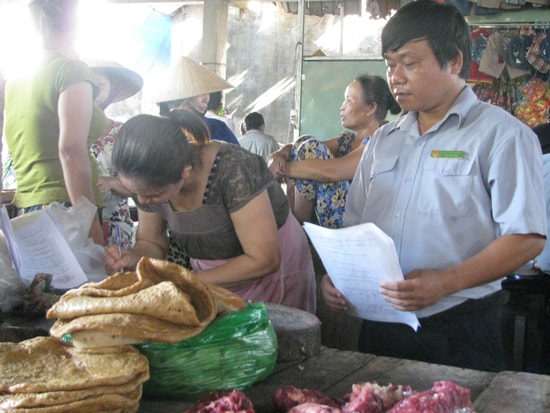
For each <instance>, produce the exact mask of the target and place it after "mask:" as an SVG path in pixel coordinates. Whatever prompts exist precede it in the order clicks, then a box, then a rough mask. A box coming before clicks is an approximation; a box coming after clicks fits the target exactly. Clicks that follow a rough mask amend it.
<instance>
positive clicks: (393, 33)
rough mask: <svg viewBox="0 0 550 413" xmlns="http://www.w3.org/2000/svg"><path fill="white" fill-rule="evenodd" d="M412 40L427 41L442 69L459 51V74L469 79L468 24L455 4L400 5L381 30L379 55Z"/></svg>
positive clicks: (427, 0)
mask: <svg viewBox="0 0 550 413" xmlns="http://www.w3.org/2000/svg"><path fill="white" fill-rule="evenodd" d="M411 40H426V41H427V42H428V43H429V44H430V46H431V47H432V49H433V52H434V55H435V57H436V59H437V61H438V62H439V64H440V65H441V68H444V67H446V66H447V63H448V62H449V61H450V60H451V59H454V58H455V57H456V56H457V55H458V53H459V52H461V53H462V70H461V71H460V77H461V78H463V79H468V77H469V76H470V64H471V61H472V35H471V31H470V26H469V25H468V22H467V21H466V20H465V19H464V16H463V15H462V14H461V13H460V11H459V10H458V9H457V8H456V7H455V6H454V5H452V4H447V3H438V2H436V1H433V0H416V1H413V2H411V3H407V4H406V5H404V6H403V7H401V8H400V9H399V10H398V11H397V12H396V13H395V14H394V15H393V16H392V17H391V18H390V19H389V20H388V23H386V25H385V26H384V28H383V29H382V56H386V53H388V52H395V51H397V50H398V49H400V48H401V47H402V46H403V45H404V44H405V43H408V42H410V41H411Z"/></svg>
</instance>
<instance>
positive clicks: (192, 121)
mask: <svg viewBox="0 0 550 413" xmlns="http://www.w3.org/2000/svg"><path fill="white" fill-rule="evenodd" d="M175 117H177V119H178V120H177V121H176V120H174V118H175ZM191 135H192V136H191ZM188 141H194V142H196V143H189V142H188ZM112 161H113V167H114V169H115V170H116V171H117V172H118V174H119V177H120V180H121V182H122V183H123V185H124V186H125V187H126V188H127V189H128V190H129V191H130V192H131V193H132V194H133V197H134V200H135V202H136V205H137V206H138V208H139V225H138V229H137V234H136V244H135V246H134V248H133V249H132V250H131V251H128V250H125V251H124V252H123V254H122V256H120V255H119V253H118V250H117V248H116V247H115V246H113V247H110V248H109V249H108V250H107V255H106V258H105V260H106V265H107V268H108V270H109V271H110V272H115V271H118V270H119V269H120V268H135V265H136V263H137V262H138V260H139V259H140V258H141V257H142V256H149V257H154V258H160V259H164V257H165V256H166V253H167V251H168V246H169V241H168V236H167V229H169V230H170V232H171V234H172V236H173V237H174V240H175V242H177V243H178V245H179V246H181V247H182V249H183V250H185V251H187V252H188V253H189V256H190V257H191V263H192V267H193V270H194V271H195V272H196V273H197V275H198V276H199V278H200V279H201V280H202V281H204V282H207V283H213V284H218V285H220V286H223V287H225V288H228V289H230V290H231V291H233V292H235V293H236V294H238V295H240V296H241V297H242V298H243V299H245V300H251V301H267V302H276V303H280V304H284V305H288V306H292V307H296V308H301V309H303V310H306V311H310V312H312V313H313V312H315V294H316V292H315V277H314V272H313V263H312V259H311V254H310V251H309V247H308V242H307V239H306V237H305V234H304V232H303V231H302V229H301V227H300V225H299V224H298V222H297V221H296V219H295V217H294V216H293V215H292V213H291V212H290V210H289V206H288V201H287V199H286V197H285V195H284V193H283V191H282V190H281V188H280V187H279V186H278V185H276V183H275V180H274V179H273V176H272V174H271V173H270V171H269V169H268V168H267V166H266V164H265V162H264V161H263V159H261V158H260V157H258V156H255V155H253V154H251V153H249V152H248V151H246V150H244V149H242V148H241V147H239V146H236V145H227V144H224V143H222V142H218V141H214V140H212V141H209V133H208V128H207V126H206V125H205V124H204V122H202V121H201V119H200V118H199V117H197V115H195V114H193V113H192V112H189V111H186V110H179V111H178V110H176V111H173V112H171V113H170V118H162V117H156V116H151V115H138V116H135V117H134V118H131V119H130V120H128V121H127V122H126V124H125V125H124V126H123V127H122V129H121V131H120V134H119V137H118V139H117V141H116V142H115V146H114V149H113V159H112Z"/></svg>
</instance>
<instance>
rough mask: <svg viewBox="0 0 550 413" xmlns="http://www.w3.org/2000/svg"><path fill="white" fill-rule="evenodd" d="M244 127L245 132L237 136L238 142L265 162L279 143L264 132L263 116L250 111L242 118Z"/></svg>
mask: <svg viewBox="0 0 550 413" xmlns="http://www.w3.org/2000/svg"><path fill="white" fill-rule="evenodd" d="M244 128H245V131H246V133H245V134H244V136H243V137H242V138H239V143H240V144H241V146H242V147H243V148H245V149H248V150H249V151H250V152H252V153H255V154H256V155H259V156H261V157H262V158H264V161H265V162H266V163H267V159H268V157H269V155H271V154H272V153H273V152H275V151H276V150H278V149H279V143H278V142H277V141H276V140H275V138H274V137H273V136H271V135H268V134H266V133H264V131H265V122H264V117H263V116H262V115H261V114H260V113H258V112H250V113H249V114H248V115H246V116H245V118H244Z"/></svg>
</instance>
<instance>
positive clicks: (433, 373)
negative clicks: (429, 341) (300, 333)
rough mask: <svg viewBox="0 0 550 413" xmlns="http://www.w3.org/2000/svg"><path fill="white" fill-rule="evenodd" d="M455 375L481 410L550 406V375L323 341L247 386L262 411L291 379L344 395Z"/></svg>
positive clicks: (169, 409)
mask: <svg viewBox="0 0 550 413" xmlns="http://www.w3.org/2000/svg"><path fill="white" fill-rule="evenodd" d="M438 380H453V381H455V382H456V383H458V384H460V385H461V386H464V387H468V388H469V389H470V391H471V396H472V401H473V402H474V406H475V409H476V412H477V413H518V412H521V413H523V412H524V413H543V412H550V376H547V375H539V374H531V373H519V372H513V371H505V372H502V373H498V374H497V373H489V372H484V371H476V370H467V369H460V368H456V367H448V366H442V365H436V364H428V363H422V362H416V361H411V360H402V359H394V358H389V357H377V356H374V355H371V354H363V353H357V352H353V351H339V350H335V349H331V348H325V347H323V348H322V349H321V351H320V352H319V353H318V354H316V355H314V356H312V357H310V358H308V359H306V360H303V361H298V362H293V363H280V364H278V365H277V367H276V369H275V371H274V372H273V374H272V375H271V376H269V377H268V378H267V379H266V380H264V381H262V382H261V383H257V384H256V385H255V386H253V387H251V388H249V389H245V390H243V392H244V393H245V394H246V395H247V396H248V398H249V399H250V400H251V401H252V403H253V404H254V408H255V410H256V412H258V413H272V411H273V409H272V402H271V397H272V395H273V393H274V392H275V390H276V389H277V388H279V387H283V386H285V385H288V384H291V385H294V386H296V387H299V388H309V389H314V390H320V391H323V392H325V393H326V394H328V395H331V396H335V397H341V396H343V395H344V394H346V393H349V392H350V391H351V387H352V385H353V384H354V383H358V382H365V381H376V382H378V384H380V385H386V384H388V383H392V384H408V385H410V386H411V387H412V388H413V389H414V390H417V391H421V390H426V389H429V388H431V387H432V385H433V383H434V381H438ZM191 405H192V403H191V402H183V401H159V400H149V399H146V398H144V399H142V401H141V404H140V409H139V411H138V412H139V413H149V412H163V413H183V412H184V411H185V409H187V408H188V407H189V406H191Z"/></svg>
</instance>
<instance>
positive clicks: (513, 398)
mask: <svg viewBox="0 0 550 413" xmlns="http://www.w3.org/2000/svg"><path fill="white" fill-rule="evenodd" d="M474 406H475V408H476V411H477V412H478V413H517V412H522V413H547V412H550V376H547V375H543V374H532V373H520V372H515V371H505V372H502V373H499V374H498V375H496V376H495V378H494V379H493V380H492V381H491V383H490V384H489V386H488V387H487V388H486V389H485V391H484V392H483V393H482V394H481V395H480V396H479V397H478V398H477V399H476V400H475V403H474Z"/></svg>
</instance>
